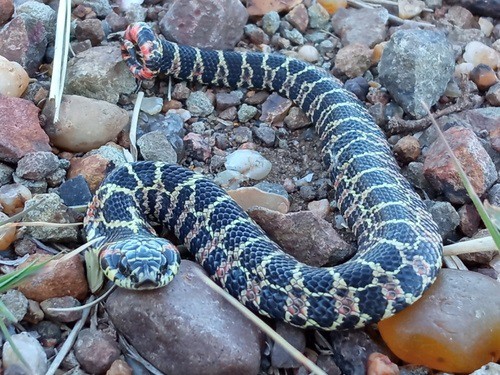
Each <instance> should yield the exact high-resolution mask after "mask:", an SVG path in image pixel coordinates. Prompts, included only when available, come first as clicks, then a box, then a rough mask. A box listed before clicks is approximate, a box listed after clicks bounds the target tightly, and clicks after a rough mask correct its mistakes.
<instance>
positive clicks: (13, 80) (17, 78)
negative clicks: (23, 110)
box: [0, 56, 29, 98]
mask: <svg viewBox="0 0 500 375" xmlns="http://www.w3.org/2000/svg"><path fill="white" fill-rule="evenodd" d="M28 83H29V77H28V73H26V70H24V69H23V67H22V66H21V65H19V64H18V63H17V62H15V61H9V60H7V59H6V58H4V57H3V56H0V94H1V95H5V96H11V97H17V98H18V97H20V96H21V95H22V94H23V93H24V91H26V88H27V87H28Z"/></svg>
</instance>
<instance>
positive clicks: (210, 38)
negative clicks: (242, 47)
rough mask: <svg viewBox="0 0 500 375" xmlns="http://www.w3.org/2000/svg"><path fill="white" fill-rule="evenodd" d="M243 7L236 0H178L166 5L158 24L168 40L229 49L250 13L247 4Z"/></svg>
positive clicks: (236, 41)
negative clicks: (166, 8)
mask: <svg viewBox="0 0 500 375" xmlns="http://www.w3.org/2000/svg"><path fill="white" fill-rule="evenodd" d="M247 9H248V13H247V10H246V9H245V6H244V5H243V4H242V3H241V2H240V1H239V0H218V1H209V2H207V1H204V0H179V1H176V2H175V3H172V4H171V6H169V7H168V10H167V12H166V13H165V15H164V16H163V17H162V18H161V20H160V22H159V26H160V30H161V32H162V34H163V35H165V37H166V38H167V39H168V40H172V41H174V42H177V43H179V44H186V45H189V46H194V47H205V48H212V49H232V48H234V46H235V45H236V43H238V42H239V41H240V40H241V37H242V36H243V28H244V26H245V24H246V23H247V19H248V15H249V14H250V15H251V10H250V9H251V5H250V4H247ZM186 20H189V22H186ZM228 20H230V22H228Z"/></svg>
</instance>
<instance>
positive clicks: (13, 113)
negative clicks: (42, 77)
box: [0, 96, 51, 163]
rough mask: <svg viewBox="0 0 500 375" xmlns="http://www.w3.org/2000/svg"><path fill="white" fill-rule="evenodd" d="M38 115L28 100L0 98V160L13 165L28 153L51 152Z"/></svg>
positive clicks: (36, 108) (37, 110) (36, 109)
mask: <svg viewBox="0 0 500 375" xmlns="http://www.w3.org/2000/svg"><path fill="white" fill-rule="evenodd" d="M38 113H39V109H38V107H36V106H35V105H34V104H33V103H32V102H30V101H28V100H25V99H20V98H9V97H5V96H0V118H1V119H2V126H0V160H2V161H5V162H9V163H13V162H17V161H18V160H19V159H20V158H22V157H23V156H24V155H25V154H27V153H28V152H34V151H50V150H51V148H50V145H49V137H48V136H47V134H46V133H45V132H44V131H43V129H42V128H41V126H40V120H39V119H38Z"/></svg>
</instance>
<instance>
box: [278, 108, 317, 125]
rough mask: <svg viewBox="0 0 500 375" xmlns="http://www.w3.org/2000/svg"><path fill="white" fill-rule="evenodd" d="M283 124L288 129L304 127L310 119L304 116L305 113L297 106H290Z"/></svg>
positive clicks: (308, 123) (309, 122)
mask: <svg viewBox="0 0 500 375" xmlns="http://www.w3.org/2000/svg"><path fill="white" fill-rule="evenodd" d="M284 123H285V125H286V126H287V127H288V129H290V130H297V129H301V128H305V127H306V126H309V125H310V124H311V120H310V119H309V118H308V117H307V116H306V114H305V113H304V112H303V111H302V110H301V109H300V108H298V107H292V108H290V111H288V115H287V116H286V117H285V119H284Z"/></svg>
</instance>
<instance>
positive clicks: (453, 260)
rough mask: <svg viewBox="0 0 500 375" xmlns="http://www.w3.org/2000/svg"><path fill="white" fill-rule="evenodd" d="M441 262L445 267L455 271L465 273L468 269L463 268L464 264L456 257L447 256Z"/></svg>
mask: <svg viewBox="0 0 500 375" xmlns="http://www.w3.org/2000/svg"><path fill="white" fill-rule="evenodd" d="M443 262H444V264H446V267H448V268H453V269H455V270H462V271H467V270H468V268H467V267H466V266H465V264H464V262H462V260H461V259H460V258H459V257H457V256H456V255H447V256H444V257H443Z"/></svg>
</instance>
